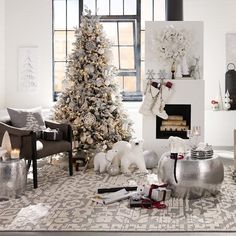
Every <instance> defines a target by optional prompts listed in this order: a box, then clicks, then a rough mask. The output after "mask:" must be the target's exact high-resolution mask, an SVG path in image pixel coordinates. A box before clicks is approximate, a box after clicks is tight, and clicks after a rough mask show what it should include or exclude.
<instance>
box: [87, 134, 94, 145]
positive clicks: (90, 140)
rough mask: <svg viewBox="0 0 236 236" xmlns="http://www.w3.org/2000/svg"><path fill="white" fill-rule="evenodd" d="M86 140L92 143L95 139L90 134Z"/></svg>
mask: <svg viewBox="0 0 236 236" xmlns="http://www.w3.org/2000/svg"><path fill="white" fill-rule="evenodd" d="M86 141H87V143H88V144H92V143H93V139H92V138H91V136H89V137H88V138H87V140H86Z"/></svg>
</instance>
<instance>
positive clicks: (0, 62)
mask: <svg viewBox="0 0 236 236" xmlns="http://www.w3.org/2000/svg"><path fill="white" fill-rule="evenodd" d="M4 106H5V0H0V108H3V107H4Z"/></svg>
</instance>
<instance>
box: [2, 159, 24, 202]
mask: <svg viewBox="0 0 236 236" xmlns="http://www.w3.org/2000/svg"><path fill="white" fill-rule="evenodd" d="M26 179H27V173H26V163H25V160H24V159H20V160H8V161H0V201H1V200H9V199H10V198H18V197H20V196H21V195H22V194H23V193H24V191H25V188H26Z"/></svg>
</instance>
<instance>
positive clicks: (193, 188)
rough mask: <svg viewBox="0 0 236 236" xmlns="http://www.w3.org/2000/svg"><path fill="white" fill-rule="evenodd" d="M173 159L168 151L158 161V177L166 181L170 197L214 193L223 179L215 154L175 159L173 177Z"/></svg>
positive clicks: (220, 163) (220, 166) (217, 190)
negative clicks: (209, 156) (199, 157)
mask: <svg viewBox="0 0 236 236" xmlns="http://www.w3.org/2000/svg"><path fill="white" fill-rule="evenodd" d="M174 162H175V161H174V160H173V159H170V153H169V152H166V153H164V154H163V155H162V156H161V159H160V161H159V163H158V178H159V180H160V181H162V182H164V183H168V184H169V187H170V188H171V189H172V197H177V198H187V199H195V198H200V197H206V196H210V195H216V194H217V193H218V192H219V189H220V187H221V183H222V182H223V180H224V167H223V163H222V161H221V159H220V157H218V156H217V155H213V157H212V158H210V159H194V158H192V157H191V156H190V154H189V155H187V157H185V158H184V159H182V160H181V159H180V160H178V161H177V166H176V177H177V182H178V183H176V181H175V178H174Z"/></svg>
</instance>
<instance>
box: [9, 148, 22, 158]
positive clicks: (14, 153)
mask: <svg viewBox="0 0 236 236" xmlns="http://www.w3.org/2000/svg"><path fill="white" fill-rule="evenodd" d="M19 157H20V150H19V149H13V150H12V151H11V159H17V158H19Z"/></svg>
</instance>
